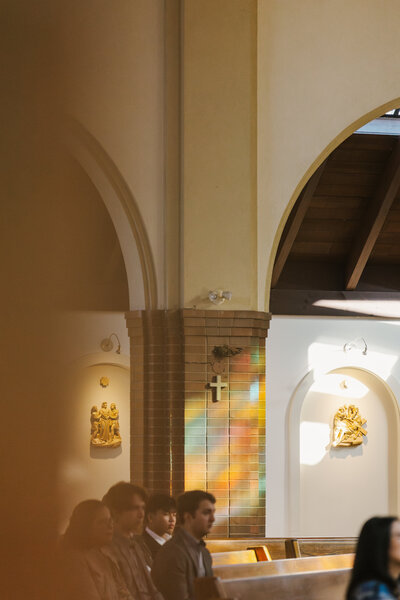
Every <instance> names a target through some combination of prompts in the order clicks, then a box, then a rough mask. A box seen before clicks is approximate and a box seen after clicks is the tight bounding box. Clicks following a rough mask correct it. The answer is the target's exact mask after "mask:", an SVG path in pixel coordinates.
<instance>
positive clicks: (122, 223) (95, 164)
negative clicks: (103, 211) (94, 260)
mask: <svg viewBox="0 0 400 600" xmlns="http://www.w3.org/2000/svg"><path fill="white" fill-rule="evenodd" d="M67 134H68V147H69V151H70V152H71V154H72V156H73V157H74V158H75V159H76V160H77V161H78V162H79V164H80V165H81V167H82V168H83V170H84V171H85V172H86V174H87V176H88V177H89V178H90V180H91V181H92V183H93V185H94V186H95V188H96V189H97V191H98V193H99V194H100V196H101V198H102V200H103V202H104V204H105V206H106V208H107V210H108V212H109V214H110V217H111V219H112V221H113V224H114V227H115V230H116V232H117V236H118V240H119V243H120V245H121V249H122V253H123V257H124V262H125V267H126V272H127V276H128V286H129V308H130V309H143V308H147V309H151V308H153V309H154V308H157V282H156V275H155V268H154V261H153V255H152V251H151V248H150V242H149V239H148V236H147V232H146V228H145V225H144V223H143V220H142V217H141V214H140V211H139V208H138V206H137V203H136V201H135V198H134V197H133V195H132V193H131V191H130V189H129V187H128V186H127V184H126V182H125V180H124V178H123V177H122V175H121V173H120V172H119V170H118V168H117V167H116V165H115V164H114V163H113V161H112V160H111V158H110V157H109V156H108V154H107V153H106V152H105V150H104V148H102V146H101V145H100V144H99V142H98V141H97V140H96V139H95V138H94V137H93V136H92V135H91V134H90V133H89V132H88V131H87V130H85V129H84V127H83V126H82V125H81V124H79V123H77V122H76V121H71V122H70V123H69V126H68V132H67Z"/></svg>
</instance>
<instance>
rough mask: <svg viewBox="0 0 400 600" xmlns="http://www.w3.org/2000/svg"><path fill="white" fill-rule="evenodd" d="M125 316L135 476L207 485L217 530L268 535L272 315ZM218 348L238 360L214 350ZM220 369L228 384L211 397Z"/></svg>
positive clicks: (150, 483)
mask: <svg viewBox="0 0 400 600" xmlns="http://www.w3.org/2000/svg"><path fill="white" fill-rule="evenodd" d="M126 318H127V326H128V331H129V336H130V341H131V378H132V382H131V401H132V407H131V415H132V417H131V419H132V421H131V474H132V481H134V482H136V483H139V484H142V485H144V486H145V487H146V488H147V489H148V490H149V491H150V492H152V491H166V492H169V493H172V494H173V495H177V494H179V493H181V492H182V491H184V490H185V489H186V490H189V489H204V490H207V491H209V492H211V493H213V494H214V495H215V496H216V498H217V518H216V523H215V525H214V528H213V532H212V536H214V537H229V536H252V537H254V536H258V535H259V536H263V535H264V531H265V338H266V336H267V331H268V326H269V320H270V315H269V314H268V313H264V312H255V311H226V310H225V311H202V310H192V309H183V310H176V311H161V310H160V311H133V312H130V313H127V315H126ZM216 347H217V348H221V347H222V348H223V349H224V350H225V351H226V350H227V351H228V354H231V356H227V357H224V358H220V357H219V356H215V353H214V352H213V350H214V348H216ZM239 349H240V351H239ZM225 353H226V352H225ZM232 354H233V355H232ZM218 375H220V377H221V381H222V383H225V384H227V387H225V388H223V389H222V391H221V399H220V401H219V402H213V400H215V399H216V392H215V390H211V389H210V388H209V384H210V383H211V382H215V381H216V378H217V376H218ZM210 537H211V536H210Z"/></svg>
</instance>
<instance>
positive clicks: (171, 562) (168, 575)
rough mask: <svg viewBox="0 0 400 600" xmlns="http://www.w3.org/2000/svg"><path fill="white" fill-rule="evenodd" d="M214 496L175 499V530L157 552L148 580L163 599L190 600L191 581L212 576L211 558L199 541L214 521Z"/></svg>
mask: <svg viewBox="0 0 400 600" xmlns="http://www.w3.org/2000/svg"><path fill="white" fill-rule="evenodd" d="M215 502H216V500H215V497H214V496H213V495H212V494H209V493H208V492H204V491H202V490H192V491H190V492H185V493H184V494H182V495H181V496H180V497H179V498H178V502H177V512H178V522H179V525H180V526H179V527H178V528H177V529H176V531H175V533H174V535H173V536H172V538H171V539H170V540H169V541H168V542H166V543H165V544H164V545H163V546H162V548H161V549H160V550H159V551H158V553H157V555H156V557H155V559H154V563H153V568H152V571H151V573H152V577H153V580H154V583H155V584H156V586H157V588H158V589H159V590H160V591H161V592H162V594H163V596H164V598H165V600H194V580H195V579H196V578H197V577H204V576H212V559H211V554H210V553H209V551H208V550H207V548H206V546H205V543H204V541H203V538H204V536H205V535H206V534H207V533H209V532H210V530H211V528H212V526H213V523H214V521H215V516H214V515H215Z"/></svg>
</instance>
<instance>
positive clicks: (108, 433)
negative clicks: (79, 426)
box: [90, 402, 121, 448]
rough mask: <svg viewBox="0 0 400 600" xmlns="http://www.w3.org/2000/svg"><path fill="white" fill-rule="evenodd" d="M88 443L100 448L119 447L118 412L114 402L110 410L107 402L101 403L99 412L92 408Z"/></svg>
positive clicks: (94, 407)
mask: <svg viewBox="0 0 400 600" xmlns="http://www.w3.org/2000/svg"><path fill="white" fill-rule="evenodd" d="M90 424H91V432H90V443H91V445H92V446H96V447H100V448H117V447H118V446H120V445H121V435H120V430H119V411H118V409H117V406H116V404H115V402H112V403H111V405H110V408H108V407H107V402H103V403H102V405H101V408H100V410H98V409H97V406H92V409H91V411H90Z"/></svg>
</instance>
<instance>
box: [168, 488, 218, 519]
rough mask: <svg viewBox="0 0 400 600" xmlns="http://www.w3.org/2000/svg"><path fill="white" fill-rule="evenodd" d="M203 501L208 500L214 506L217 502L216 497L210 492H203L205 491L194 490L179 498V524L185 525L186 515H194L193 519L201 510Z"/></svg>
mask: <svg viewBox="0 0 400 600" xmlns="http://www.w3.org/2000/svg"><path fill="white" fill-rule="evenodd" d="M203 500H208V501H209V502H212V503H213V504H215V502H216V500H215V496H213V495H212V494H209V493H208V492H203V490H192V491H190V492H185V493H184V494H182V495H181V496H179V498H178V502H177V509H178V510H177V512H178V519H179V522H180V523H183V521H184V516H185V513H189V514H191V515H192V517H194V515H195V512H196V510H197V509H198V508H199V504H200V502H202V501H203Z"/></svg>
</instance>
